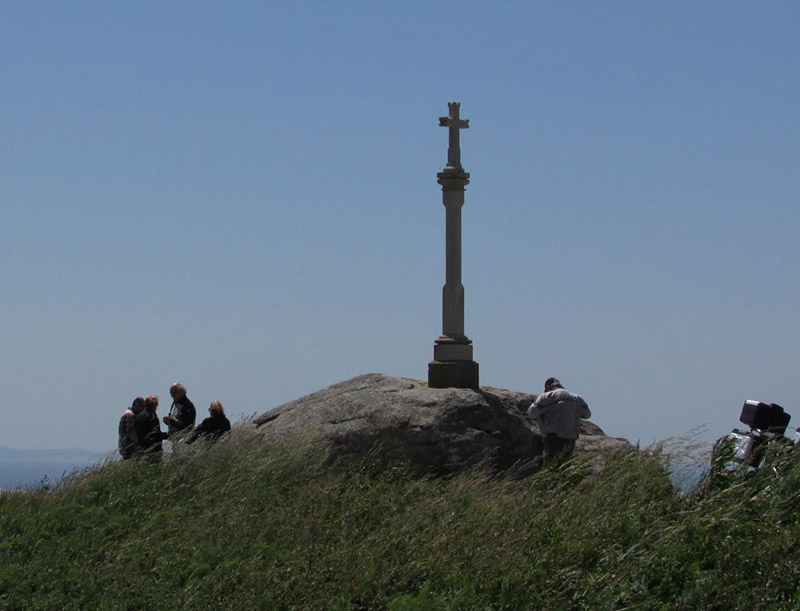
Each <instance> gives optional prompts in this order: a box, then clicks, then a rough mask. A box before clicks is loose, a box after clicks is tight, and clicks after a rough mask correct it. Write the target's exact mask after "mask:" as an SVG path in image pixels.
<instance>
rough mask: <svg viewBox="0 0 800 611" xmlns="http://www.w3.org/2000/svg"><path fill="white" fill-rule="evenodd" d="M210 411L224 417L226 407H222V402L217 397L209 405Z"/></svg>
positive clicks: (214, 414) (216, 415)
mask: <svg viewBox="0 0 800 611" xmlns="http://www.w3.org/2000/svg"><path fill="white" fill-rule="evenodd" d="M208 413H209V414H211V415H212V416H215V417H217V418H224V417H225V408H223V407H222V403H221V402H219V401H217V400H216V399H215V400H214V401H212V402H211V405H209V406H208Z"/></svg>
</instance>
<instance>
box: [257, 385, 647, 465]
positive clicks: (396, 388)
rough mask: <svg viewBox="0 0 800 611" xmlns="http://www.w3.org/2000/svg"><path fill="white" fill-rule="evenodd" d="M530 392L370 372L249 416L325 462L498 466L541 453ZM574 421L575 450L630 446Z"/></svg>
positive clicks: (272, 434)
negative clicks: (379, 459)
mask: <svg viewBox="0 0 800 611" xmlns="http://www.w3.org/2000/svg"><path fill="white" fill-rule="evenodd" d="M535 398H536V396H535V395H531V394H526V393H520V392H513V391H509V390H503V389H498V388H490V387H483V388H481V389H480V390H477V391H476V390H470V389H457V388H444V389H437V388H429V387H428V385H427V384H426V383H425V382H420V381H418V380H411V379H407V378H397V377H390V376H385V375H381V374H375V373H373V374H366V375H362V376H358V377H355V378H352V379H350V380H346V381H344V382H340V383H338V384H334V385H333V386H329V387H328V388H325V389H323V390H320V391H318V392H315V393H313V394H310V395H307V396H305V397H301V398H300V399H296V400H294V401H291V402H289V403H284V404H283V405H280V406H278V407H276V408H274V409H272V410H270V411H268V412H265V413H264V414H262V415H260V416H258V417H256V418H255V419H254V421H253V422H254V424H255V425H256V427H257V428H258V430H259V431H260V432H262V433H263V434H264V435H266V436H268V437H272V438H275V437H283V436H286V435H289V434H301V435H305V436H308V437H310V438H312V439H315V440H320V441H323V442H325V443H326V444H327V445H328V448H329V456H330V458H331V460H333V461H335V460H337V459H339V458H341V457H344V456H348V455H360V454H365V453H368V452H377V453H380V454H381V455H383V456H386V457H388V458H402V459H406V460H408V461H410V462H411V463H412V464H414V465H417V466H418V467H420V468H421V469H423V470H425V471H433V472H452V471H457V470H460V469H462V468H465V467H468V466H471V465H474V464H476V463H479V462H480V463H484V464H486V465H487V466H488V467H489V468H491V469H495V470H504V469H508V468H509V467H511V466H513V465H515V464H518V463H521V462H530V461H531V460H532V459H534V458H536V457H537V456H539V455H540V454H541V451H542V438H541V436H540V435H539V430H538V428H537V426H536V424H535V423H534V422H533V421H532V420H531V419H530V418H528V417H527V416H526V415H525V411H526V410H527V408H528V406H529V405H530V404H531V402H532V401H533V400H534V399H535ZM581 424H582V426H581V434H582V437H581V439H580V440H579V442H578V449H579V451H580V449H581V448H582V447H592V448H593V450H592V451H594V452H598V451H603V452H605V453H608V452H612V451H615V450H616V449H619V448H624V447H631V446H630V444H629V443H628V442H627V441H625V440H622V439H614V438H611V437H607V436H606V435H605V433H604V432H603V431H602V430H601V429H600V427H598V426H596V425H594V424H593V423H591V422H588V421H583V422H582V423H581ZM600 448H602V450H601V449H600Z"/></svg>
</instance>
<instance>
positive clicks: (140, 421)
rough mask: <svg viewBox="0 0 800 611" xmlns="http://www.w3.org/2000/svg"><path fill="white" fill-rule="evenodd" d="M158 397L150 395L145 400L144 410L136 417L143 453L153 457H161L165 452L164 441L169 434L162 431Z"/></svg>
mask: <svg viewBox="0 0 800 611" xmlns="http://www.w3.org/2000/svg"><path fill="white" fill-rule="evenodd" d="M157 409H158V397H157V396H156V395H148V396H146V397H145V398H144V410H142V411H141V413H139V414H138V415H137V416H136V435H137V436H138V438H139V447H140V448H141V450H142V452H143V453H145V454H149V455H151V456H160V455H161V452H162V450H163V448H162V443H161V442H162V441H163V440H164V439H166V438H167V434H166V433H164V432H162V430H161V421H160V420H159V419H158V414H156V410H157Z"/></svg>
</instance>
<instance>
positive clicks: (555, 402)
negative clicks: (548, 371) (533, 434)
mask: <svg viewBox="0 0 800 611" xmlns="http://www.w3.org/2000/svg"><path fill="white" fill-rule="evenodd" d="M528 415H529V416H530V417H531V418H533V419H534V420H536V421H537V422H538V423H539V430H540V432H541V434H542V439H543V445H544V448H543V450H544V463H545V464H547V463H551V462H552V461H553V460H555V459H556V458H561V459H566V458H569V456H570V455H571V454H572V452H573V451H574V450H575V441H576V440H577V439H578V435H579V434H580V430H581V419H582V418H590V417H591V416H592V412H591V410H590V409H589V406H588V405H587V403H586V401H584V399H583V397H581V396H580V395H576V394H574V393H571V392H569V391H568V390H567V389H565V388H564V386H563V385H562V384H561V381H560V380H559V379H558V378H547V380H545V383H544V392H543V393H542V394H541V395H539V396H538V397H536V400H535V401H534V402H533V403H532V404H531V406H530V407H529V408H528Z"/></svg>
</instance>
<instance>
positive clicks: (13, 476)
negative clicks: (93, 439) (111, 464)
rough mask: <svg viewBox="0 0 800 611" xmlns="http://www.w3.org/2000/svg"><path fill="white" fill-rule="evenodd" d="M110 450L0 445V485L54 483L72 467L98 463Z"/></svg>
mask: <svg viewBox="0 0 800 611" xmlns="http://www.w3.org/2000/svg"><path fill="white" fill-rule="evenodd" d="M108 454H109V453H98V452H90V451H89V450H80V449H74V448H71V449H65V450H19V449H14V448H3V447H0V489H3V490H8V489H11V488H36V487H38V486H40V485H42V484H45V483H47V484H54V483H56V482H57V481H59V480H60V479H61V478H62V477H64V476H65V475H69V474H70V473H72V472H73V471H75V470H79V469H84V468H86V467H89V466H91V465H95V464H100V463H102V462H103V461H105V460H106V458H107V456H108Z"/></svg>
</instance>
